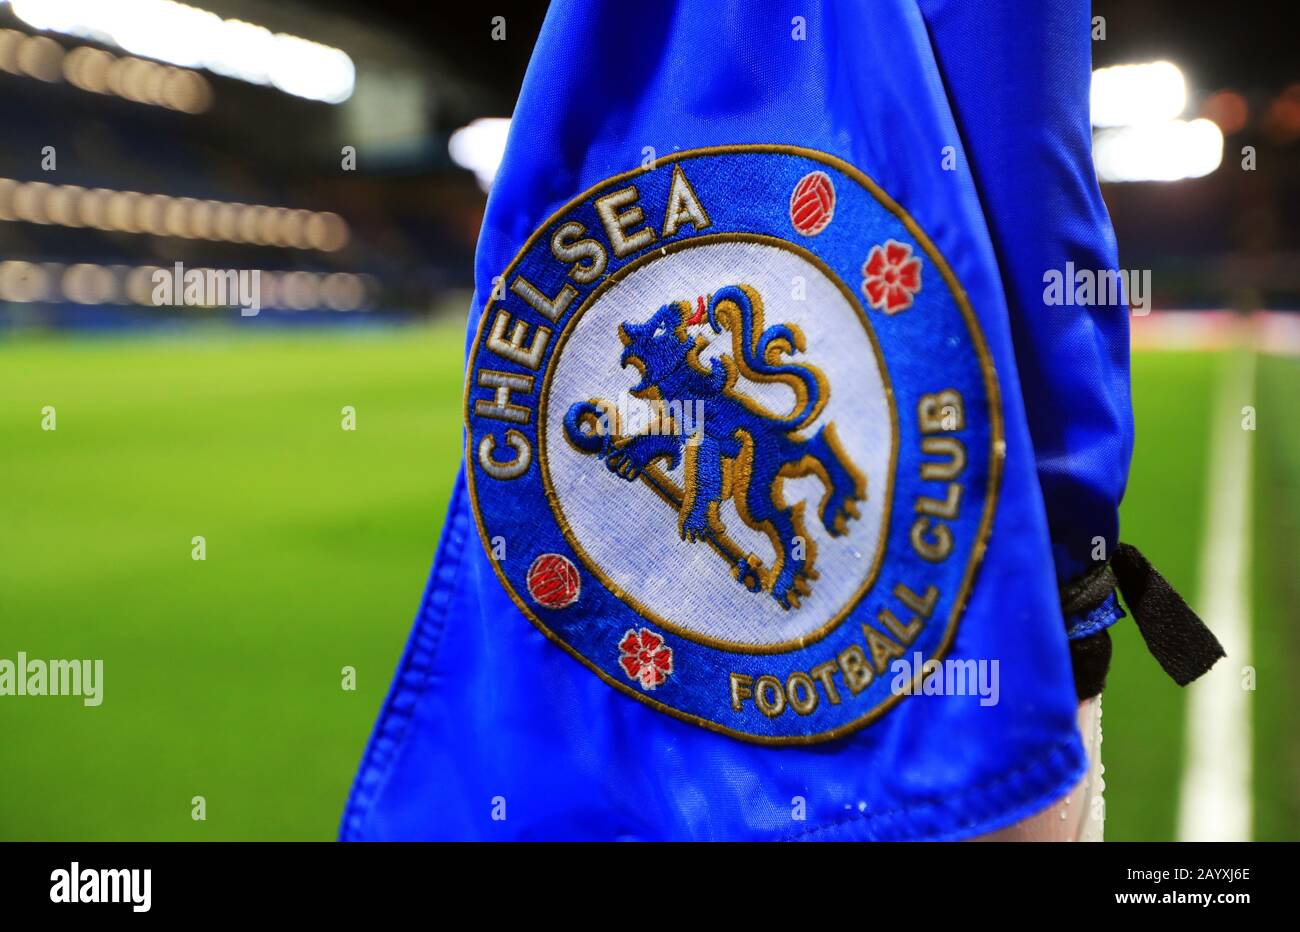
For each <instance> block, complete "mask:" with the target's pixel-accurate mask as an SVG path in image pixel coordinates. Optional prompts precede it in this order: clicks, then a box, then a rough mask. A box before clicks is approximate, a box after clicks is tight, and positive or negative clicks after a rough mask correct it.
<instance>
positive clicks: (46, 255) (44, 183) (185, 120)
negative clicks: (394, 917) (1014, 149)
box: [0, 0, 1300, 331]
mask: <svg viewBox="0 0 1300 932" xmlns="http://www.w3.org/2000/svg"><path fill="white" fill-rule="evenodd" d="M141 2H143V3H144V4H145V6H144V7H142V6H141V3H140V2H136V3H134V4H132V5H128V6H123V5H121V4H120V3H119V0H94V2H88V0H0V121H3V123H2V124H0V125H3V127H4V144H3V145H2V146H0V331H2V330H4V329H5V328H12V327H26V326H53V327H64V326H96V327H99V326H116V325H142V324H149V323H156V322H169V323H174V322H177V321H188V320H193V319H214V318H215V319H228V318H230V317H231V316H232V315H234V316H238V312H237V311H234V310H232V309H230V308H216V309H206V310H205V309H197V308H170V307H163V308H159V307H154V306H153V305H152V302H151V301H150V300H149V294H148V292H147V291H145V290H144V286H145V284H147V283H148V282H149V281H150V279H149V277H148V276H149V274H150V273H151V272H152V270H153V269H155V268H158V267H164V268H170V267H171V266H172V264H173V263H175V262H183V263H184V264H185V266H186V267H187V268H195V267H208V268H236V269H260V270H263V271H264V275H263V282H262V284H263V292H264V296H263V304H264V305H266V310H265V311H263V313H262V315H261V321H260V322H263V323H265V322H271V321H294V322H309V323H320V322H331V323H339V322H351V321H396V320H406V319H410V318H412V317H417V316H425V315H427V314H429V313H431V312H432V309H434V308H444V307H445V308H452V307H454V308H456V309H457V310H458V311H460V312H463V311H464V306H465V297H466V295H467V293H468V291H469V290H470V289H471V288H472V284H473V283H472V269H473V262H472V259H473V249H474V242H475V238H476V236H477V230H478V225H479V222H480V220H481V217H482V209H483V204H484V195H483V191H482V190H481V188H480V185H479V184H478V183H476V181H475V176H474V174H473V173H472V172H470V171H468V170H467V169H466V168H465V167H462V166H461V165H457V164H455V163H454V162H453V160H452V159H451V158H450V156H449V151H448V143H449V141H450V140H451V137H452V135H453V133H454V132H455V131H456V130H457V129H459V128H460V127H463V126H466V125H468V124H471V123H474V121H476V120H481V119H482V118H485V117H505V116H507V115H508V114H509V112H510V109H511V107H512V106H513V102H514V97H515V94H516V92H517V89H518V85H519V81H520V80H521V78H522V75H523V71H524V68H525V67H526V64H527V61H528V56H529V53H530V52H531V47H532V43H533V39H534V37H535V35H536V31H537V29H538V27H539V26H540V22H541V19H542V16H543V15H544V11H545V3H542V2H520V0H510V2H503V3H499V4H497V5H496V6H495V7H493V8H492V9H490V10H489V9H486V8H479V7H477V6H476V5H473V4H431V5H428V4H426V5H415V4H409V3H406V2H398V0H374V2H369V3H367V4H365V5H359V4H355V3H351V2H348V0H316V2H305V0H303V2H273V0H196V2H197V3H198V4H199V6H200V7H201V8H202V11H207V14H208V15H207V17H206V18H203V17H204V15H205V14H204V13H203V12H202V11H200V10H198V9H196V8H194V7H181V6H180V5H178V4H175V3H165V2H164V0H141ZM153 3H157V4H158V6H157V7H155V8H154V9H156V10H162V9H163V8H166V9H167V10H169V11H170V12H168V13H167V15H166V16H161V15H160V16H156V17H153V18H146V19H145V20H144V21H142V22H139V23H134V24H133V23H130V22H126V23H123V21H122V20H121V19H120V18H119V19H114V18H113V17H114V15H115V14H117V13H121V12H122V11H129V10H132V9H133V10H136V11H139V10H141V9H146V8H148V5H149V4H153ZM178 10H182V11H188V12H186V13H184V15H182V13H180V12H177V11H178ZM1094 12H1095V13H1096V14H1097V15H1098V16H1100V17H1102V18H1103V19H1104V20H1106V21H1107V22H1108V23H1110V24H1116V25H1118V24H1120V23H1122V24H1123V26H1122V28H1110V29H1108V30H1107V31H1106V34H1105V38H1104V39H1099V40H1097V41H1094V43H1093V49H1094V58H1095V65H1096V67H1097V68H1099V69H1101V68H1107V67H1109V66H1114V65H1122V64H1131V63H1141V62H1148V63H1149V62H1155V61H1173V62H1175V63H1177V65H1179V66H1180V67H1181V69H1182V73H1183V74H1184V75H1185V77H1186V84H1185V90H1184V91H1183V97H1182V98H1179V100H1178V106H1177V107H1175V108H1172V109H1170V110H1169V112H1168V113H1167V114H1165V115H1164V116H1163V117H1162V119H1164V120H1165V123H1162V124H1161V125H1162V126H1167V127H1169V128H1170V130H1169V133H1173V132H1174V130H1177V131H1178V132H1186V133H1198V134H1199V135H1197V136H1196V138H1197V139H1200V140H1203V141H1206V145H1207V146H1208V147H1209V148H1208V149H1206V150H1205V151H1203V152H1200V154H1199V155H1198V158H1199V162H1197V163H1196V167H1193V168H1191V169H1189V170H1188V173H1189V174H1195V173H1198V172H1202V173H1203V172H1206V171H1207V167H1208V173H1203V174H1201V176H1200V177H1187V178H1183V179H1182V180H1176V181H1133V182H1117V183H1107V184H1104V185H1103V190H1104V193H1105V196H1106V200H1107V202H1108V204H1109V205H1110V208H1111V212H1112V215H1113V218H1114V221H1115V225H1116V230H1117V234H1118V238H1119V243H1120V250H1121V262H1122V264H1123V265H1124V266H1125V267H1126V268H1129V269H1150V270H1152V279H1153V281H1154V283H1155V287H1154V295H1153V300H1154V306H1155V307H1156V308H1157V309H1161V308H1181V309H1186V308H1232V309H1237V310H1242V311H1249V310H1256V309H1260V308H1274V309H1278V308H1294V307H1298V306H1300V171H1297V170H1296V168H1297V166H1298V165H1300V74H1298V73H1297V71H1296V67H1295V63H1296V59H1295V56H1294V54H1293V53H1292V49H1291V46H1290V45H1289V43H1290V42H1292V41H1293V37H1294V35H1295V28H1294V27H1295V22H1294V21H1295V20H1296V18H1297V15H1296V13H1295V11H1294V10H1293V9H1285V10H1279V11H1278V15H1279V17H1280V18H1279V19H1278V28H1277V29H1276V30H1274V31H1273V32H1272V34H1270V35H1264V36H1262V37H1261V31H1260V30H1259V29H1258V28H1253V27H1251V26H1250V25H1249V23H1247V21H1246V18H1243V17H1240V16H1238V15H1237V13H1236V11H1235V10H1233V9H1231V8H1225V7H1223V6H1222V5H1214V4H1207V3H1201V2H1199V0H1189V2H1185V3H1174V2H1172V0H1158V2H1157V0H1151V2H1132V0H1130V2H1126V3H1125V4H1124V6H1123V7H1122V12H1121V7H1120V6H1119V5H1118V3H1117V2H1115V0H1098V2H1097V3H1096V4H1095V10H1094ZM122 15H126V14H125V13H123V14H122ZM136 15H139V14H138V12H137V14H136ZM496 15H500V16H503V17H504V19H505V28H507V29H508V30H509V35H508V41H494V40H493V37H492V35H491V32H492V30H493V26H494V24H493V17H494V16H496ZM185 16H188V17H190V18H189V19H186V18H185ZM78 17H80V19H78ZM195 17H198V19H195ZM231 21H235V22H237V23H238V24H239V25H238V27H236V26H234V25H232V23H231ZM1251 21H1252V22H1253V20H1251ZM78 23H80V26H78ZM105 24H109V25H107V26H106V25H105ZM248 24H254V25H248ZM42 27H44V28H42ZM127 27H131V28H127ZM236 28H237V29H239V30H243V31H242V32H230V33H229V35H227V31H229V30H235V29H236ZM282 35H287V36H291V37H297V38H293V39H285V40H284V43H287V44H277V43H279V42H280V37H281V36H282ZM273 37H274V38H273ZM304 40H307V41H304ZM1261 41H1262V42H1264V43H1265V45H1268V43H1272V44H1273V46H1276V47H1273V46H1268V47H1261V45H1260V43H1261ZM205 56H206V57H205ZM223 56H224V58H223ZM213 59H215V64H214V62H213ZM235 74H242V77H236V76H233V75H235ZM1165 76H1166V77H1168V73H1165ZM1179 80H1180V81H1182V80H1183V79H1182V78H1179ZM1165 90H1168V88H1167V87H1166V88H1165ZM1147 91H1149V92H1150V93H1151V95H1152V97H1151V100H1150V101H1148V102H1149V103H1152V104H1153V105H1156V106H1159V105H1160V103H1161V101H1160V99H1159V88H1156V89H1155V90H1152V88H1151V87H1147ZM1143 93H1145V91H1143V85H1142V84H1141V83H1140V82H1139V84H1137V85H1132V84H1130V85H1128V86H1126V87H1122V88H1121V89H1120V92H1119V96H1120V98H1121V100H1122V101H1123V102H1124V103H1126V104H1133V103H1134V102H1135V101H1136V102H1137V103H1138V104H1141V103H1142V102H1143V98H1142V94H1143ZM313 96H315V97H322V98H328V99H332V100H334V101H335V102H322V101H321V100H315V99H310V98H311V97H313ZM1095 103H1096V102H1095V101H1094V105H1095ZM1175 124H1176V125H1175ZM1189 124H1195V125H1194V126H1192V128H1191V129H1190V130H1189V129H1188V125H1189ZM476 125H477V124H476ZM497 128H498V127H491V129H497ZM1162 132H1163V131H1162ZM1125 134H1129V136H1131V135H1132V128H1131V127H1124V126H1120V127H1109V128H1107V127H1101V128H1099V129H1098V137H1097V139H1098V150H1099V156H1098V161H1099V166H1101V167H1103V171H1102V175H1103V179H1104V180H1105V179H1107V178H1110V177H1124V176H1125V174H1126V173H1128V175H1134V174H1135V173H1136V176H1137V177H1141V176H1142V173H1143V172H1150V171H1152V170H1154V171H1155V172H1156V173H1160V172H1162V171H1167V172H1170V173H1173V174H1177V173H1178V172H1179V171H1181V169H1180V168H1179V167H1178V166H1176V165H1174V162H1177V161H1179V160H1180V159H1184V160H1185V159H1186V158H1187V157H1188V155H1189V153H1191V154H1196V153H1192V152H1191V150H1192V149H1194V148H1195V147H1194V146H1189V145H1187V144H1186V143H1185V141H1183V137H1178V136H1176V135H1170V134H1168V133H1167V134H1166V137H1160V136H1159V135H1158V134H1157V135H1156V136H1151V135H1147V136H1141V137H1139V138H1136V139H1134V138H1128V137H1126V136H1125ZM1207 134H1208V136H1207ZM1117 136H1118V137H1119V138H1118V140H1117V138H1116V137H1117ZM1103 137H1105V140H1104V141H1103ZM1161 138H1163V139H1164V142H1163V143H1160V144H1161V145H1167V147H1168V149H1169V152H1168V154H1167V155H1162V154H1161V151H1160V145H1157V144H1156V143H1153V142H1152V141H1151V140H1152V139H1156V140H1157V142H1159V140H1160V139H1161ZM1187 138H1189V139H1190V138H1192V137H1191V136H1190V135H1189V136H1187ZM1125 139H1127V149H1124V150H1123V151H1120V150H1121V149H1123V146H1121V143H1125ZM1216 140H1219V141H1216ZM346 146H351V147H354V148H355V153H356V154H355V170H345V169H344V167H343V164H342V163H343V161H344V158H345V155H344V147H346ZM1244 146H1251V147H1253V148H1254V159H1255V167H1254V168H1253V170H1250V171H1245V170H1242V167H1241V162H1242V159H1243V158H1244V155H1243V152H1242V150H1243V147H1244ZM47 147H53V152H54V158H55V159H56V165H57V167H56V169H55V170H44V168H43V159H44V158H45V153H46V152H48V151H49V150H48V149H47ZM1117 147H1118V148H1117ZM1216 148H1218V150H1219V151H1214V150H1216ZM1116 152H1119V154H1118V155H1117V154H1116ZM489 159H490V156H489ZM1162 159H1164V161H1162ZM1126 160H1127V161H1126ZM1207 160H1208V161H1207ZM461 161H462V163H464V161H465V160H463V159H462V160H461ZM1103 161H1105V162H1106V164H1105V165H1102V163H1103ZM488 174H489V175H490V170H489V171H488ZM155 195H162V196H163V197H155ZM230 205H235V206H233V207H232V206H230ZM265 208H273V209H271V210H267V209H265Z"/></svg>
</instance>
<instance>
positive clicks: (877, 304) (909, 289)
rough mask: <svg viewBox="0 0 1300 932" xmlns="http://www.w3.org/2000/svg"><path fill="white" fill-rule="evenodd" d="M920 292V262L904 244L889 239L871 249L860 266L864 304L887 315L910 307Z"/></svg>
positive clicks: (910, 248) (909, 247)
mask: <svg viewBox="0 0 1300 932" xmlns="http://www.w3.org/2000/svg"><path fill="white" fill-rule="evenodd" d="M920 290H921V260H920V259H918V258H916V257H915V256H913V255H912V247H911V246H908V245H907V244H906V243H899V242H896V241H895V240H892V239H891V240H888V241H886V242H885V245H883V246H872V247H871V255H869V256H867V261H866V262H865V263H863V265H862V292H863V294H865V295H866V296H867V301H868V302H870V304H871V306H872V307H874V308H876V309H877V310H881V311H884V312H885V313H886V314H897V313H898V312H899V311H903V310H906V309H907V308H909V307H911V306H912V298H913V297H914V296H915V295H916V293H917V292H918V291H920Z"/></svg>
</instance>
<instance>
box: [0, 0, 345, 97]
mask: <svg viewBox="0 0 1300 932" xmlns="http://www.w3.org/2000/svg"><path fill="white" fill-rule="evenodd" d="M10 5H11V6H12V8H13V11H14V14H15V15H16V16H17V17H18V18H19V19H21V20H22V21H23V22H25V23H26V24H27V25H29V26H31V27H32V28H33V29H38V30H45V31H49V32H58V33H62V34H64V35H70V36H77V37H80V38H83V39H91V40H94V41H96V42H102V43H105V44H110V45H115V46H117V47H118V48H121V49H125V50H126V51H128V52H131V53H133V54H135V55H139V56H142V57H144V58H152V59H155V60H157V61H162V62H167V63H169V64H172V65H179V66H182V67H188V68H205V69H207V70H208V71H211V72H213V73H215V74H220V75H225V76H226V77H231V78H237V79H239V80H241V81H247V82H249V83H251V84H267V85H271V86H273V87H276V88H278V89H279V90H281V91H284V92H285V93H286V94H293V95H294V96H296V97H303V98H306V99H308V100H319V101H323V102H325V103H332V104H337V103H342V102H343V101H345V100H347V99H348V98H349V97H351V96H352V89H353V87H354V85H355V83H356V67H355V65H354V64H353V62H352V59H351V58H350V57H349V56H348V54H347V53H346V52H344V51H343V50H342V49H337V48H333V47H332V46H328V45H323V44H321V43H319V42H312V41H310V40H308V39H304V38H302V37H300V36H293V35H288V34H287V33H272V32H271V31H270V30H269V29H265V28H264V27H261V26H256V25H253V24H251V23H246V22H242V21H240V20H235V19H223V18H222V17H220V16H218V15H217V14H216V13H212V12H209V11H208V10H202V9H199V8H198V7H193V6H188V5H186V4H183V3H176V2H175V0H11V3H10Z"/></svg>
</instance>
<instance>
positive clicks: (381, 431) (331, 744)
mask: <svg viewBox="0 0 1300 932" xmlns="http://www.w3.org/2000/svg"><path fill="white" fill-rule="evenodd" d="M461 336H462V334H461V328H460V327H459V326H453V325H445V326H437V327H419V328H407V329H399V330H384V331H367V332H360V333H358V332H346V333H345V332H319V331H303V332H289V333H262V334H254V335H242V334H234V333H232V332H229V331H217V332H216V334H215V335H214V334H212V333H208V334H194V335H190V336H183V337H179V338H178V337H160V336H153V335H151V336H145V337H140V336H122V337H106V338H98V339H85V338H73V339H62V338H59V339H37V340H30V339H23V340H11V341H9V342H7V343H0V657H9V658H12V657H14V655H15V654H16V653H17V651H19V650H22V651H25V652H26V653H27V654H28V655H29V656H32V657H45V658H52V657H98V658H103V660H104V666H105V701H104V704H103V705H102V706H100V707H99V708H95V709H87V708H84V707H83V706H82V705H81V704H80V702H79V701H78V700H75V699H72V698H45V699H36V698H26V699H17V698H12V697H6V698H2V699H0V839H49V840H59V839H77V840H84V839H182V840H183V839H245V838H247V839H324V838H331V837H333V835H334V833H335V830H336V827H337V823H338V818H339V815H340V812H341V808H342V805H343V802H344V797H345V795H346V792H347V790H348V787H349V783H350V781H351V779H352V776H353V773H354V770H355V767H356V764H357V761H358V758H359V755H360V753H361V750H362V747H363V745H364V742H365V739H366V737H367V735H368V734H369V730H370V727H371V725H372V723H373V720H374V717H375V714H376V712H377V710H378V708H379V704H380V702H381V701H382V698H383V696H384V694H385V691H386V690H387V687H388V683H389V680H390V678H391V675H392V672H393V668H394V666H395V664H396V662H397V659H398V656H399V654H400V652H401V649H402V646H403V644H404V643H405V639H406V635H407V632H408V630H409V627H410V623H411V620H412V618H413V616H414V612H415V609H416V607H417V602H418V599H419V597H420V594H421V592H422V588H423V583H424V578H425V575H426V573H427V571H428V567H429V561H430V559H431V557H432V555H433V551H434V548H435V545H436V542H437V534H438V529H439V525H440V523H441V520H442V514H443V509H444V507H445V503H446V501H447V498H448V496H449V494H450V487H451V482H452V479H453V477H454V473H455V469H456V462H457V460H458V458H459V444H460V427H459V424H460V410H459V409H460V395H461V376H460V371H461V355H462V345H463V341H462V338H461ZM1220 364H1221V360H1219V359H1218V358H1217V357H1215V356H1212V355H1196V354H1154V355H1147V356H1141V357H1139V358H1138V359H1137V360H1136V362H1135V373H1134V384H1135V403H1136V407H1137V416H1138V430H1139V441H1138V452H1137V457H1136V460H1135V464H1134V471H1133V478H1132V482H1131V486H1130V498H1129V501H1128V502H1127V503H1126V505H1125V507H1124V511H1123V527H1124V537H1125V539H1127V540H1131V541H1133V542H1134V543H1137V544H1138V545H1139V546H1142V547H1143V548H1144V549H1145V550H1146V552H1147V553H1148V554H1149V555H1150V556H1151V557H1152V558H1153V560H1154V561H1155V562H1156V564H1157V565H1158V566H1159V567H1161V569H1162V570H1164V571H1165V572H1166V574H1167V575H1168V576H1169V578H1170V579H1171V580H1172V581H1173V582H1174V583H1175V584H1176V585H1179V586H1180V587H1183V588H1184V590H1185V591H1186V592H1188V593H1194V592H1195V583H1196V579H1195V576H1196V572H1197V569H1196V568H1197V559H1198V551H1199V546H1200V533H1201V530H1202V528H1201V512H1202V508H1203V503H1204V497H1205V494H1204V493H1205V488H1204V484H1205V481H1206V477H1205V476H1204V474H1203V470H1204V448H1205V445H1206V443H1207V437H1206V431H1205V411H1206V410H1207V407H1208V405H1209V404H1210V402H1211V398H1212V393H1213V379H1214V378H1215V375H1216V373H1217V371H1218V367H1219V365H1220ZM1288 366H1289V367H1290V368H1289V369H1288V368H1286V367H1288ZM1295 376H1296V371H1295V366H1294V361H1281V360H1264V361H1261V367H1260V378H1259V384H1260V410H1261V429H1260V431H1259V441H1260V442H1259V446H1258V448H1257V451H1256V470H1257V473H1258V479H1257V488H1259V489H1263V490H1270V491H1266V493H1265V495H1262V496H1261V495H1258V494H1257V496H1256V506H1257V512H1256V513H1257V540H1258V543H1257V552H1259V553H1260V554H1262V556H1261V558H1260V559H1259V560H1258V561H1257V562H1256V565H1255V585H1256V592H1255V600H1256V607H1257V613H1256V632H1255V636H1256V643H1257V645H1258V648H1259V652H1260V654H1261V656H1260V659H1259V661H1258V666H1259V677H1260V685H1259V690H1258V692H1257V698H1256V709H1257V715H1256V722H1255V725H1256V759H1257V781H1256V782H1257V786H1256V795H1257V832H1258V834H1259V837H1278V838H1281V837H1289V838H1295V837H1297V836H1298V835H1300V831H1298V825H1300V814H1298V813H1297V803H1296V799H1297V792H1296V786H1297V785H1300V780H1297V777H1296V773H1297V768H1298V767H1300V761H1298V760H1297V757H1298V755H1297V749H1296V743H1295V739H1294V735H1295V734H1296V733H1297V731H1296V728H1295V726H1296V724H1297V723H1296V721H1295V718H1296V711H1295V710H1296V708H1297V691H1296V689H1295V687H1294V686H1291V685H1289V681H1287V678H1286V676H1287V675H1286V670H1288V669H1289V660H1290V659H1291V658H1294V657H1295V656H1296V654H1295V651H1296V640H1297V635H1296V632H1295V631H1288V630H1286V629H1285V628H1284V626H1283V625H1284V619H1283V615H1284V614H1285V612H1284V611H1282V610H1281V609H1280V608H1279V607H1278V606H1281V605H1295V604H1296V601H1297V595H1300V593H1297V591H1296V590H1295V586H1296V579H1295V574H1294V572H1293V571H1285V570H1286V564H1285V563H1283V562H1281V561H1282V560H1283V557H1282V554H1281V553H1280V552H1279V551H1281V550H1282V549H1283V543H1284V541H1285V540H1290V541H1291V542H1292V543H1294V541H1295V539H1296V534H1295V531H1296V527H1297V526H1298V525H1297V522H1296V521H1295V516H1296V515H1297V514H1300V507H1297V506H1298V505H1300V489H1298V488H1297V485H1296V480H1297V479H1298V478H1300V468H1297V463H1300V433H1297V431H1296V428H1295V427H1294V425H1292V426H1290V427H1289V428H1288V427H1287V426H1286V422H1289V421H1291V422H1293V420H1294V418H1293V412H1294V411H1295V410H1296V403H1297V402H1300V397H1297V389H1296V386H1297V380H1296V378H1295ZM1266 389H1267V391H1266ZM1268 399H1271V402H1272V404H1273V405H1276V406H1277V407H1278V410H1277V412H1276V414H1275V415H1274V418H1275V419H1274V421H1273V427H1274V428H1277V429H1276V431H1275V432H1274V433H1270V432H1269V431H1266V430H1265V429H1264V426H1263V425H1264V424H1265V423H1267V422H1266V421H1265V415H1264V412H1265V411H1267V410H1268V406H1267V404H1266V400H1268ZM346 405H351V406H353V407H354V408H355V411H356V424H357V429H356V430H355V431H345V430H343V429H341V421H342V418H343V411H342V409H343V408H344V406H346ZM46 406H53V407H54V408H55V412H56V414H55V416H56V418H57V429H56V430H54V431H44V430H42V429H41V421H42V409H43V408H44V407H46ZM1288 430H1289V433H1287V431H1288ZM1266 435H1267V437H1268V442H1267V443H1265V438H1266ZM1288 469H1289V485H1288V484H1287V481H1284V478H1285V477H1280V476H1279V472H1286V471H1287V470H1288ZM1261 499H1265V501H1261ZM1279 501H1281V502H1283V503H1284V504H1285V507H1284V508H1282V509H1281V510H1280V511H1279V508H1278V502H1279ZM1287 509H1291V510H1290V511H1288V510H1287ZM1278 514H1284V515H1286V514H1289V515H1290V517H1289V518H1285V519H1284V520H1283V519H1279V518H1278V517H1277V515H1278ZM1279 520H1283V523H1285V521H1290V522H1291V523H1290V524H1289V531H1287V528H1286V527H1285V526H1284V527H1281V528H1279V526H1278V522H1279ZM1288 533H1289V537H1288V536H1285V535H1286V534H1288ZM195 536H202V537H204V538H205V539H206V556H207V559H206V560H204V561H195V560H193V559H192V558H191V550H192V543H191V541H192V538H194V537H195ZM1293 568H1294V564H1291V569H1292V570H1293ZM1282 592H1287V593H1289V595H1290V601H1289V602H1282V601H1280V599H1281V595H1280V593H1282ZM1265 651H1267V655H1265ZM345 666H351V667H354V668H355V669H356V678H357V679H356V682H357V688H356V690H355V691H345V690H343V689H342V688H341V679H342V672H341V671H342V669H343V668H344V667H345ZM1284 684H1285V685H1284ZM1181 715H1182V698H1181V694H1180V691H1179V690H1178V688H1177V687H1176V686H1174V685H1173V684H1172V683H1171V682H1170V681H1169V680H1168V679H1167V678H1165V677H1164V676H1163V674H1162V673H1161V672H1160V671H1159V669H1158V667H1157V666H1156V664H1155V661H1154V660H1152V659H1151V658H1150V656H1149V655H1148V654H1147V653H1146V651H1145V649H1144V648H1143V647H1142V645H1141V642H1140V639H1139V638H1138V637H1137V636H1136V632H1135V631H1134V629H1133V628H1132V626H1131V623H1129V622H1124V623H1121V625H1120V627H1119V629H1118V630H1117V632H1116V662H1115V666H1114V668H1113V672H1112V675H1111V681H1110V686H1109V688H1108V690H1107V693H1106V699H1105V718H1104V723H1105V741H1104V744H1103V751H1104V758H1105V762H1106V768H1107V773H1106V780H1107V785H1108V788H1107V803H1108V805H1107V836H1108V837H1109V838H1116V839H1128V838H1168V837H1170V836H1171V835H1172V832H1173V824H1174V813H1175V809H1176V801H1177V800H1176V793H1177V785H1178V776H1179V768H1180V766H1181V749H1182V739H1181V733H1182V726H1183V723H1182V718H1181ZM1274 764H1276V766H1273V765H1274ZM1287 768H1289V769H1287ZM195 796H202V797H204V799H205V800H206V807H207V819H206V820H205V821H194V820H193V819H192V818H191V806H192V799H193V798H194V797H195Z"/></svg>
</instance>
